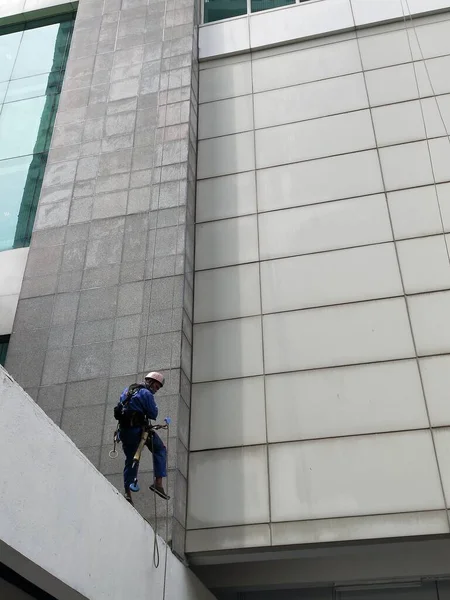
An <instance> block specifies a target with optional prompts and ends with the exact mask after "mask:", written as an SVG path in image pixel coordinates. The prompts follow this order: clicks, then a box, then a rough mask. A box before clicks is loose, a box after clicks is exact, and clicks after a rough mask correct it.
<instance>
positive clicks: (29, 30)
mask: <svg viewBox="0 0 450 600" xmlns="http://www.w3.org/2000/svg"><path fill="white" fill-rule="evenodd" d="M73 24H74V19H73V15H69V16H67V15H66V16H64V18H63V20H62V21H61V20H59V21H58V20H57V19H56V18H52V19H47V20H46V21H41V22H39V23H37V22H35V23H31V24H30V23H27V24H26V25H24V26H22V27H21V30H20V31H17V29H18V27H17V26H15V29H12V28H9V29H7V30H5V29H3V30H0V251H1V250H8V249H10V248H19V247H23V246H27V245H28V244H29V243H30V238H31V232H32V229H33V223H34V218H35V214H36V208H37V203H38V199H39V194H40V190H41V186H42V181H43V177H44V170H45V164H46V162H47V153H48V150H49V146H50V140H51V135H52V130H53V124H54V121H55V116H56V111H57V107H58V102H59V94H60V92H61V86H62V82H63V78H64V69H65V66H66V62H67V55H68V51H69V46H70V39H71V35H72V30H73ZM2 31H3V32H4V33H3V35H2V33H1V32H2ZM2 78H3V80H2Z"/></svg>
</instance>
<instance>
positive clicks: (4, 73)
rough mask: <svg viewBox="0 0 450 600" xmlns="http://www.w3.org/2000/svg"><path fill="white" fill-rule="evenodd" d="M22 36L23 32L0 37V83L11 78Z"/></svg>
mask: <svg viewBox="0 0 450 600" xmlns="http://www.w3.org/2000/svg"><path fill="white" fill-rule="evenodd" d="M22 35H23V31H17V32H15V33H8V34H6V35H0V81H7V80H8V79H10V77H11V73H12V70H13V67H14V62H15V60H16V56H17V52H18V50H19V45H20V40H21V39H22Z"/></svg>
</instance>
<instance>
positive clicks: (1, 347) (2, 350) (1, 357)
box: [0, 335, 10, 366]
mask: <svg viewBox="0 0 450 600" xmlns="http://www.w3.org/2000/svg"><path fill="white" fill-rule="evenodd" d="M9 337H10V336H9V335H0V365H3V366H5V362H6V352H7V351H8V344H9Z"/></svg>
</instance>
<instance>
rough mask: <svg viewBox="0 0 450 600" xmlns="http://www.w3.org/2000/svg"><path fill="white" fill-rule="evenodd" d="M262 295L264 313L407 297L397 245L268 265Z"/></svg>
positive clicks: (263, 268)
mask: <svg viewBox="0 0 450 600" xmlns="http://www.w3.org/2000/svg"><path fill="white" fill-rule="evenodd" d="M448 276H449V280H450V268H449V269H448ZM261 290H262V303H263V312H264V313H269V312H277V311H282V310H296V309H299V308H308V307H313V306H325V305H328V304H340V303H343V302H354V301H357V300H371V299H373V298H386V297H389V296H396V295H400V294H402V293H403V290H402V285H401V280H400V273H399V270H398V265H397V257H396V254H395V248H394V245H393V244H378V245H375V246H365V247H362V248H353V249H349V250H338V251H334V252H323V253H320V254H312V255H308V256H297V257H294V258H286V259H280V260H271V261H266V262H263V263H261Z"/></svg>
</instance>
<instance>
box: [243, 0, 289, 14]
mask: <svg viewBox="0 0 450 600" xmlns="http://www.w3.org/2000/svg"><path fill="white" fill-rule="evenodd" d="M289 4H295V0H252V12H259V11H260V10H269V9H270V8H278V7H279V6H288V5H289Z"/></svg>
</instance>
